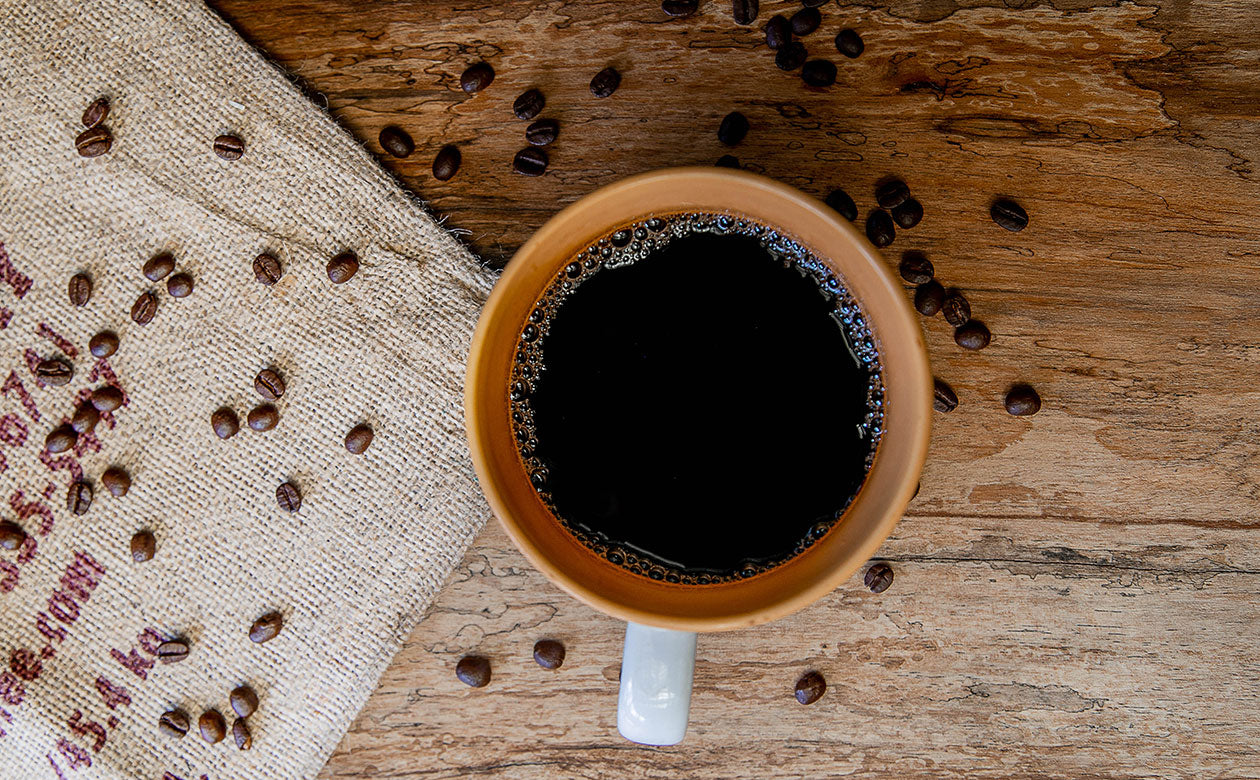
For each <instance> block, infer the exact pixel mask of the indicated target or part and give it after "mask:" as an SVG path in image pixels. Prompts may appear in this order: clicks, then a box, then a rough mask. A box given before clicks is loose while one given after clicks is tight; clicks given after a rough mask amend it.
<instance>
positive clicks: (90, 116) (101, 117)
mask: <svg viewBox="0 0 1260 780" xmlns="http://www.w3.org/2000/svg"><path fill="white" fill-rule="evenodd" d="M107 116H109V98H103V97H102V98H97V99H96V100H93V101H92V105H90V106H88V107H87V108H86V109H84V111H83V126H84V127H96V126H97V125H99V124H100V123H101V122H104V121H105V117H107Z"/></svg>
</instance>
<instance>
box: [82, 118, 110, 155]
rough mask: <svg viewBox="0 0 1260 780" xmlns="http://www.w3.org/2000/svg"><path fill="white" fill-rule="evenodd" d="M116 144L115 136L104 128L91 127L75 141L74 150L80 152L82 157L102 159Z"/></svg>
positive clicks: (98, 126)
mask: <svg viewBox="0 0 1260 780" xmlns="http://www.w3.org/2000/svg"><path fill="white" fill-rule="evenodd" d="M113 144H114V136H112V135H110V134H109V131H108V130H106V129H105V128H104V127H101V126H100V125H97V126H96V127H89V128H88V129H87V130H84V131H83V132H82V133H79V137H78V138H76V139H74V148H75V149H78V150H79V156H80V157H100V156H101V155H102V154H105V153H106V152H108V151H109V147H111V146H113Z"/></svg>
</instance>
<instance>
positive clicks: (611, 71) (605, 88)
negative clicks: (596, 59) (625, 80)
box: [591, 67, 621, 98]
mask: <svg viewBox="0 0 1260 780" xmlns="http://www.w3.org/2000/svg"><path fill="white" fill-rule="evenodd" d="M620 86H621V74H620V73H618V72H617V69H616V68H612V67H609V68H604V69H603V70H601V71H600V72H599V73H596V74H595V76H594V78H592V79H591V94H592V95H594V96H595V97H597V98H606V97H608V96H609V95H611V94H612V93H614V92H616V91H617V87H620Z"/></svg>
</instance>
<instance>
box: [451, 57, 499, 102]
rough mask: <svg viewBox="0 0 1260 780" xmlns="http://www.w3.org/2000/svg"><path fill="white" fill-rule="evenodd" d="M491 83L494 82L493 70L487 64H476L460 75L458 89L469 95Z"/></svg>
mask: <svg viewBox="0 0 1260 780" xmlns="http://www.w3.org/2000/svg"><path fill="white" fill-rule="evenodd" d="M492 81H494V68H492V67H490V64H489V63H487V62H478V63H477V64H476V65H471V66H469V67H468V69H467V70H465V71H464V72H463V73H461V74H460V76H459V88H460V89H462V90H464V91H465V92H467V93H468V94H470V95H471V94H473V93H476V92H480V91H481V90H483V89H485V88H486V87H488V86H490V82H492Z"/></svg>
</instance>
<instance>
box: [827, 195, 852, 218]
mask: <svg viewBox="0 0 1260 780" xmlns="http://www.w3.org/2000/svg"><path fill="white" fill-rule="evenodd" d="M826 203H827V205H828V206H831V207H832V208H833V209H835V210H836V213H838V214H839V215H840V216H842V217H844V218H845V219H847V220H849V221H850V222H852V221H853V220H855V219H857V215H858V210H857V204H856V203H854V202H853V198H851V197H849V193H847V192H845V191H844V190H842V189H839V188H836V189H834V190H832V191H831V192H829V193H827V199H826Z"/></svg>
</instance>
